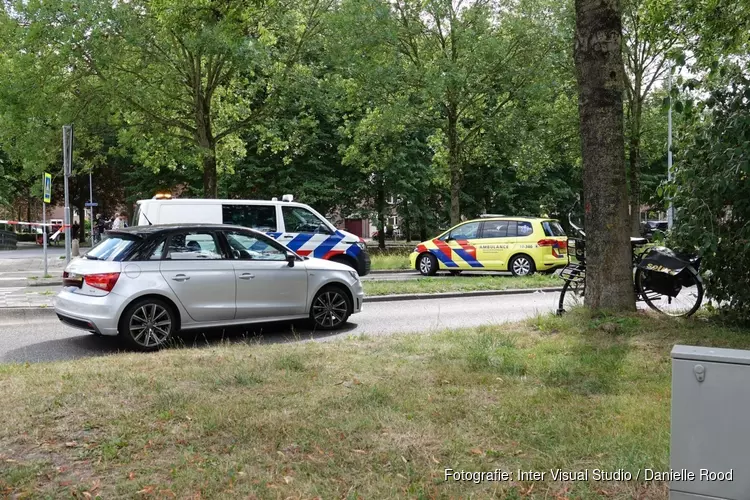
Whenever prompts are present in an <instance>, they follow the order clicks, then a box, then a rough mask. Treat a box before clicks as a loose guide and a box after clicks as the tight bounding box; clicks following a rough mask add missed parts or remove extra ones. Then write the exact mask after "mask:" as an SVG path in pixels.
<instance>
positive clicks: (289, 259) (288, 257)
mask: <svg viewBox="0 0 750 500" xmlns="http://www.w3.org/2000/svg"><path fill="white" fill-rule="evenodd" d="M296 260H297V256H296V255H294V254H293V253H292V252H287V253H286V262H287V265H288V266H289V267H294V262H295V261H296Z"/></svg>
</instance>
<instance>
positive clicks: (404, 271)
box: [367, 269, 417, 276]
mask: <svg viewBox="0 0 750 500" xmlns="http://www.w3.org/2000/svg"><path fill="white" fill-rule="evenodd" d="M416 272H417V271H415V270H414V269H390V270H389V269H375V270H372V271H370V272H369V273H368V274H367V276H369V275H370V274H407V273H416Z"/></svg>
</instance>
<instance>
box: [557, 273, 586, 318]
mask: <svg viewBox="0 0 750 500" xmlns="http://www.w3.org/2000/svg"><path fill="white" fill-rule="evenodd" d="M585 291H586V275H585V274H584V273H583V272H582V271H580V270H578V269H575V270H573V271H571V272H570V274H569V275H567V277H566V278H565V284H564V285H563V289H562V291H561V292H560V302H559V303H558V306H557V315H558V316H559V315H562V314H563V313H564V312H566V311H570V310H571V309H573V308H576V307H579V306H582V305H583V298H584V292H585Z"/></svg>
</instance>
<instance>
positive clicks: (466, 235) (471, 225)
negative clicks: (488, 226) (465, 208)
mask: <svg viewBox="0 0 750 500" xmlns="http://www.w3.org/2000/svg"><path fill="white" fill-rule="evenodd" d="M479 224H480V223H479V222H468V223H466V224H463V225H461V226H458V227H457V228H456V229H454V230H453V231H451V235H450V237H451V239H454V240H471V239H474V238H476V237H477V236H478V235H479Z"/></svg>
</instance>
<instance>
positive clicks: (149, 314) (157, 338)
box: [128, 304, 172, 348]
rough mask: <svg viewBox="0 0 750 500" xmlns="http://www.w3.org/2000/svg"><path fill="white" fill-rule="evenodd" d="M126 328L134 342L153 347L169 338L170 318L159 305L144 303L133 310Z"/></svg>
mask: <svg viewBox="0 0 750 500" xmlns="http://www.w3.org/2000/svg"><path fill="white" fill-rule="evenodd" d="M128 329H129V331H130V337H131V338H132V339H133V341H134V342H135V343H136V344H138V345H141V346H143V347H146V348H153V347H156V346H159V345H161V344H163V343H164V342H165V341H166V340H167V339H168V338H169V336H170V334H171V333H172V319H171V317H170V315H169V312H168V311H167V310H166V309H165V308H164V307H162V306H161V305H159V304H144V305H142V306H140V307H139V308H137V309H136V310H135V311H133V314H132V315H131V316H130V323H129V325H128Z"/></svg>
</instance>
